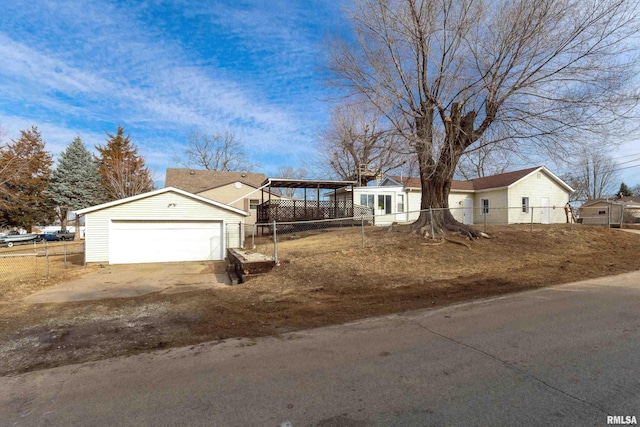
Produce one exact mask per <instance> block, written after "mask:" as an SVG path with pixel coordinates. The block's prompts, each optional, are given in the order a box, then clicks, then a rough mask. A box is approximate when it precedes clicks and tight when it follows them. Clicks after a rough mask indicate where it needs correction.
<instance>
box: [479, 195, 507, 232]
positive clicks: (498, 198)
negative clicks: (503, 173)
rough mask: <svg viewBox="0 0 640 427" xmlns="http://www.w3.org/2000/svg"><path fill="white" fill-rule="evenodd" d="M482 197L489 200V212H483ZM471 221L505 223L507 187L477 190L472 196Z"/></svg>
mask: <svg viewBox="0 0 640 427" xmlns="http://www.w3.org/2000/svg"><path fill="white" fill-rule="evenodd" d="M482 199H488V200H489V212H488V213H487V214H486V217H485V214H483V212H482ZM473 206H474V209H473V222H474V224H484V222H485V220H486V222H487V224H506V223H507V221H508V211H507V209H506V208H507V206H508V204H507V189H506V188H504V189H501V190H490V191H478V192H476V193H475V194H474V196H473Z"/></svg>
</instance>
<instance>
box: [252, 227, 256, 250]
mask: <svg viewBox="0 0 640 427" xmlns="http://www.w3.org/2000/svg"><path fill="white" fill-rule="evenodd" d="M256 227H257V226H256V225H255V224H253V227H251V250H252V251H254V250H255V249H256Z"/></svg>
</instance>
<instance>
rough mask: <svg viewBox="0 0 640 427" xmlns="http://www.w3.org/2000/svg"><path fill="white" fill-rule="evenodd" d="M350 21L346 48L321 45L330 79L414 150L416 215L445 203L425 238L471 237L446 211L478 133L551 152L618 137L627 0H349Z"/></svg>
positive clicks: (623, 109)
mask: <svg viewBox="0 0 640 427" xmlns="http://www.w3.org/2000/svg"><path fill="white" fill-rule="evenodd" d="M349 19H350V21H351V23H352V26H353V28H354V30H355V42H352V41H336V43H334V44H333V45H332V46H331V59H330V64H329V67H330V69H331V71H332V72H333V73H334V79H333V82H334V83H335V84H336V85H339V86H341V87H343V88H345V89H346V90H347V91H348V95H353V94H355V95H356V96H358V97H364V98H366V99H367V100H368V101H369V102H370V104H371V105H372V106H374V107H376V108H377V109H378V111H379V112H380V113H381V114H384V115H385V117H386V118H387V119H388V120H389V122H390V123H391V124H392V125H393V127H394V129H395V131H396V132H397V133H398V134H399V135H401V136H402V137H403V138H404V139H405V140H406V141H407V142H408V143H409V144H411V145H412V146H413V148H414V150H415V155H416V156H417V158H418V165H419V169H420V179H421V185H422V200H421V208H422V209H427V208H444V209H439V210H437V211H434V215H433V222H434V228H435V230H436V232H442V231H443V230H451V231H457V232H460V233H464V234H467V235H469V236H479V235H480V234H481V233H478V232H477V231H476V230H474V229H473V228H470V227H468V226H465V225H463V224H461V223H459V222H458V221H456V220H455V219H454V218H453V216H452V215H451V213H450V211H449V210H448V196H449V190H450V186H451V180H452V178H453V175H454V172H455V170H456V166H457V165H458V162H459V161H460V158H461V156H462V155H463V154H464V153H465V152H466V151H467V150H468V149H469V147H471V146H472V145H473V144H474V143H476V142H477V141H478V140H479V139H480V138H481V137H484V138H485V139H486V141H488V142H489V141H490V143H497V142H500V137H501V136H502V135H506V137H507V138H509V140H511V141H513V142H515V143H517V144H518V145H519V146H522V145H523V144H535V146H536V147H537V148H536V149H537V150H547V151H548V152H550V153H554V152H555V153H556V154H557V153H558V152H562V150H565V149H566V147H567V146H568V145H567V144H569V143H570V141H572V140H573V141H575V140H577V138H576V135H578V134H580V135H582V136H584V134H588V133H589V132H591V133H593V132H597V131H599V130H601V129H603V128H604V127H614V128H616V129H617V130H623V129H624V127H625V126H624V120H625V119H626V118H628V117H627V116H626V115H625V114H628V113H629V112H630V111H632V110H633V108H635V106H636V104H637V100H638V96H637V94H636V93H630V92H631V91H635V90H636V87H637V86H636V85H635V82H636V80H635V75H636V68H637V64H636V62H635V61H636V56H635V55H634V54H633V53H631V49H633V48H634V47H633V43H632V40H631V39H632V38H633V37H635V36H636V35H637V32H638V30H639V28H640V25H638V5H637V1H635V0H629V1H627V0H612V1H602V0H514V1H504V2H495V1H490V0H486V1H483V0H441V1H431V0H354V6H353V7H352V9H351V10H350V13H349ZM428 222H429V215H428V214H426V213H423V214H422V215H420V217H419V219H418V220H417V221H416V223H415V224H414V227H415V228H418V227H422V226H423V225H425V224H427V223H428Z"/></svg>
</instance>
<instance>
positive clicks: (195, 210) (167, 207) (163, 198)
mask: <svg viewBox="0 0 640 427" xmlns="http://www.w3.org/2000/svg"><path fill="white" fill-rule="evenodd" d="M76 214H78V215H84V217H85V261H86V262H106V263H109V264H136V263H146V262H176V261H208V260H222V259H224V257H225V248H229V247H231V248H236V247H241V246H242V244H243V238H244V236H243V233H242V232H241V230H242V224H244V219H245V217H247V216H249V214H248V213H247V212H244V211H242V210H239V209H236V208H233V207H231V206H227V205H225V204H222V203H218V202H215V201H213V200H210V199H207V198H204V197H201V196H197V195H195V194H191V193H188V192H186V191H183V190H179V189H177V188H173V187H167V188H162V189H160V190H155V191H151V192H149V193H144V194H139V195H137V196H133V197H128V198H126V199H122V200H116V201H114V202H109V203H104V204H102V205H97V206H93V207H90V208H86V209H82V210H79V211H76Z"/></svg>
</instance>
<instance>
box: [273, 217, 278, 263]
mask: <svg viewBox="0 0 640 427" xmlns="http://www.w3.org/2000/svg"><path fill="white" fill-rule="evenodd" d="M273 260H274V261H275V262H276V264H278V237H277V233H276V222H275V221H273Z"/></svg>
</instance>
